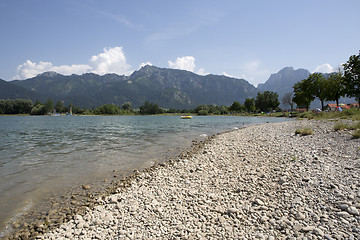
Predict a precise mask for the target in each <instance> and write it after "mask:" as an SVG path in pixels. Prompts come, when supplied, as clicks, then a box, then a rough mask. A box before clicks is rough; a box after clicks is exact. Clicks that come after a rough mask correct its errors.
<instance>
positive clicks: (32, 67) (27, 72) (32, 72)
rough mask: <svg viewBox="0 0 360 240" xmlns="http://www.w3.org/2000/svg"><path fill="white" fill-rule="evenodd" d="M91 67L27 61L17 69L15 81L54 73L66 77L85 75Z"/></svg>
mask: <svg viewBox="0 0 360 240" xmlns="http://www.w3.org/2000/svg"><path fill="white" fill-rule="evenodd" d="M90 69H91V67H90V66H89V65H71V66H69V65H61V66H53V65H52V63H51V62H42V61H40V62H39V63H35V62H31V61H30V60H26V62H24V63H23V64H21V65H19V66H18V67H17V75H16V76H15V77H14V79H26V78H32V77H35V76H36V75H38V74H40V73H43V72H48V71H54V72H57V73H60V74H64V75H70V74H73V73H75V74H83V73H86V72H87V71H89V70H90Z"/></svg>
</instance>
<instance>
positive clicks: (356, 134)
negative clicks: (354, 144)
mask: <svg viewBox="0 0 360 240" xmlns="http://www.w3.org/2000/svg"><path fill="white" fill-rule="evenodd" d="M351 135H352V137H353V138H355V139H358V138H360V129H357V130H356V131H355V132H353V133H352V134H351Z"/></svg>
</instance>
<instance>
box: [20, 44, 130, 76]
mask: <svg viewBox="0 0 360 240" xmlns="http://www.w3.org/2000/svg"><path fill="white" fill-rule="evenodd" d="M103 50H104V52H102V53H100V54H98V55H94V56H92V57H91V58H90V59H89V62H88V64H73V65H60V66H54V65H53V64H52V63H51V62H43V61H40V62H39V63H36V62H32V61H30V60H27V61H26V62H24V63H23V64H21V65H19V66H18V67H17V75H16V76H15V77H14V79H27V78H31V77H35V76H36V75H38V74H40V73H43V72H47V71H54V72H57V73H60V74H63V75H71V74H83V73H87V72H92V73H96V74H99V75H104V74H106V73H116V74H119V75H123V74H124V75H128V74H131V73H132V70H131V66H130V65H129V64H128V63H127V62H126V57H125V54H124V52H123V49H122V47H113V48H104V49H103Z"/></svg>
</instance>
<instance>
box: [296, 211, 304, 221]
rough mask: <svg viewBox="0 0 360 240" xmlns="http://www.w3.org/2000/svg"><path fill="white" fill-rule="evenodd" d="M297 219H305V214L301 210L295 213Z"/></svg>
mask: <svg viewBox="0 0 360 240" xmlns="http://www.w3.org/2000/svg"><path fill="white" fill-rule="evenodd" d="M295 219H296V220H304V219H305V215H304V214H302V213H301V212H297V213H296V215H295Z"/></svg>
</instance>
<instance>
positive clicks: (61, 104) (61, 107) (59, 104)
mask: <svg viewBox="0 0 360 240" xmlns="http://www.w3.org/2000/svg"><path fill="white" fill-rule="evenodd" d="M55 111H56V112H57V113H64V112H66V110H65V107H64V101H58V102H57V103H56V105H55Z"/></svg>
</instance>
